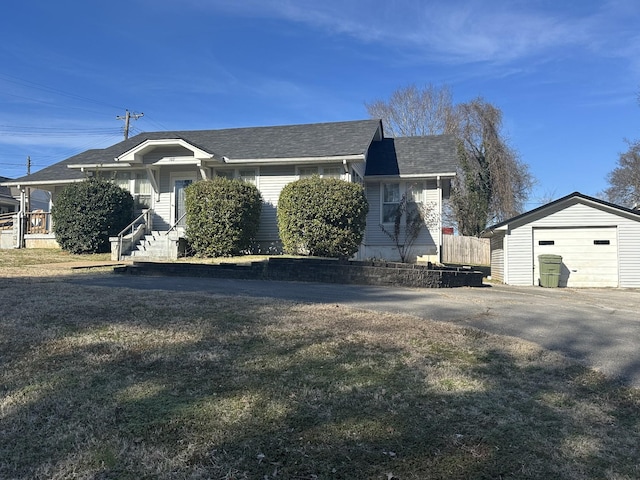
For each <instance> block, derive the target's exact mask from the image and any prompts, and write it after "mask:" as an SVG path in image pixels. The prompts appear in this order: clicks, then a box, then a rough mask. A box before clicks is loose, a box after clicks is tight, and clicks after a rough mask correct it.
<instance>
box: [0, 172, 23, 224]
mask: <svg viewBox="0 0 640 480" xmlns="http://www.w3.org/2000/svg"><path fill="white" fill-rule="evenodd" d="M8 181H10V179H9V178H6V177H0V215H3V214H6V213H12V212H17V211H18V208H19V207H20V200H19V198H20V193H19V192H18V189H17V188H15V187H14V188H10V187H5V186H3V185H2V182H8Z"/></svg>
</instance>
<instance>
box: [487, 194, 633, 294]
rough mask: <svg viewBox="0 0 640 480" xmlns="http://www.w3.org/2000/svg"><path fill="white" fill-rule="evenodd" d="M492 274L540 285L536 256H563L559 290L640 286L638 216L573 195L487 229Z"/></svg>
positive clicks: (509, 280)
mask: <svg viewBox="0 0 640 480" xmlns="http://www.w3.org/2000/svg"><path fill="white" fill-rule="evenodd" d="M483 236H484V237H488V238H490V239H491V240H490V241H491V276H492V278H493V279H495V280H498V281H501V282H503V283H506V284H509V285H538V284H539V280H540V270H539V268H540V265H539V258H538V257H539V255H544V254H555V255H560V256H561V257H562V265H561V271H560V282H559V283H560V284H559V286H560V287H634V288H637V287H640V212H638V211H636V210H630V209H627V208H624V207H621V206H619V205H614V204H611V203H608V202H605V201H602V200H599V199H596V198H592V197H589V196H587V195H583V194H581V193H579V192H574V193H572V194H570V195H567V196H566V197H562V198H560V199H558V200H556V201H554V202H551V203H548V204H546V205H543V206H541V207H538V208H536V209H534V210H531V211H529V212H526V213H524V214H522V215H519V216H517V217H514V218H510V219H509V220H505V221H504V222H501V223H498V224H496V225H493V226H491V227H489V228H488V229H487V230H486V231H485V232H484V233H483Z"/></svg>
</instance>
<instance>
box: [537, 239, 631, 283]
mask: <svg viewBox="0 0 640 480" xmlns="http://www.w3.org/2000/svg"><path fill="white" fill-rule="evenodd" d="M544 254H554V255H561V256H562V268H561V275H560V286H561V287H617V286H618V235H617V229H616V227H602V228H593V227H591V228H534V230H533V260H534V283H535V284H536V285H537V284H538V279H539V278H540V270H539V268H540V266H539V262H538V255H544Z"/></svg>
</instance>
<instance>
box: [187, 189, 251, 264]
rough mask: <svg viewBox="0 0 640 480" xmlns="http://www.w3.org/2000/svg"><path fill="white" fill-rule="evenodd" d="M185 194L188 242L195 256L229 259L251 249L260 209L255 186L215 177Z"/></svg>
mask: <svg viewBox="0 0 640 480" xmlns="http://www.w3.org/2000/svg"><path fill="white" fill-rule="evenodd" d="M185 194H186V209H187V218H186V221H187V239H188V241H189V244H190V245H191V248H193V250H194V251H195V254H196V255H198V256H203V257H225V256H232V255H238V254H240V253H242V252H245V251H247V250H248V249H249V248H250V247H251V244H252V242H253V241H254V239H255V236H256V234H257V233H258V227H259V226H260V211H261V209H262V197H261V196H260V192H259V191H258V189H257V187H256V186H255V185H253V184H250V183H247V182H242V181H240V180H235V179H234V180H231V179H227V178H223V177H215V178H213V179H212V180H205V181H201V182H196V183H192V184H191V185H189V186H188V187H187V188H186V190H185Z"/></svg>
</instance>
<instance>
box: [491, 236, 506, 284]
mask: <svg viewBox="0 0 640 480" xmlns="http://www.w3.org/2000/svg"><path fill="white" fill-rule="evenodd" d="M491 278H492V279H493V280H497V281H498V282H502V283H504V233H502V232H497V233H496V234H495V235H494V236H492V237H491Z"/></svg>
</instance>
